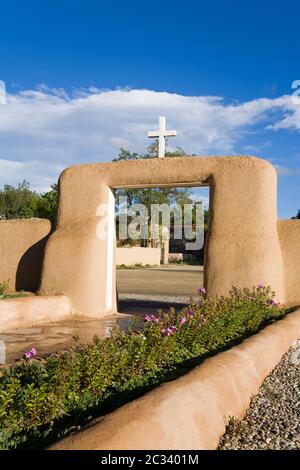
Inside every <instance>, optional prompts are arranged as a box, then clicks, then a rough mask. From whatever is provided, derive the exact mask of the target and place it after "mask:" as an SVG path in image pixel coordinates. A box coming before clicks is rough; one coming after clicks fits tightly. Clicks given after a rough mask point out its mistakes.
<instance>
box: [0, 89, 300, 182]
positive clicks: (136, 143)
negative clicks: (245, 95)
mask: <svg viewBox="0 0 300 470" xmlns="http://www.w3.org/2000/svg"><path fill="white" fill-rule="evenodd" d="M159 115H165V116H167V123H168V127H169V128H175V129H177V131H178V137H177V138H176V140H175V139H174V140H173V139H172V140H171V139H170V144H171V145H172V147H174V146H175V145H177V146H180V147H182V148H184V149H185V151H186V152H188V153H191V154H192V153H195V154H198V155H201V154H210V155H214V154H234V153H237V149H241V148H243V145H244V144H245V142H244V140H243V139H244V138H245V136H247V134H248V133H249V132H250V130H251V132H253V126H256V125H258V124H259V126H262V127H263V128H269V129H271V130H277V129H282V128H284V129H286V128H291V129H296V130H299V129H300V106H298V107H297V106H296V105H295V104H293V103H292V100H291V96H282V97H279V98H276V99H266V98H260V99H256V100H252V101H249V102H245V103H236V104H232V103H230V104H226V103H224V101H223V100H222V99H221V98H219V97H213V96H182V95H178V94H171V93H166V92H155V91H150V90H122V89H118V90H115V91H109V90H104V91H103V90H97V89H91V90H75V91H74V93H73V95H72V96H70V95H68V94H67V93H66V92H65V90H62V89H55V90H51V89H49V88H48V87H47V86H46V85H42V86H40V87H39V89H37V90H26V91H22V92H20V93H18V94H16V95H11V94H8V95H7V104H6V105H1V106H0V185H2V184H4V183H11V184H12V183H13V184H15V183H17V182H18V181H20V180H22V179H23V178H26V179H28V180H29V181H30V182H31V183H32V185H33V186H34V187H36V188H38V189H41V188H42V189H46V188H47V187H48V186H49V184H50V183H51V182H54V181H55V180H56V179H57V177H58V175H59V173H60V171H61V170H62V169H63V168H64V167H66V166H69V165H72V164H73V163H78V162H95V161H99V162H101V161H110V160H111V159H112V158H114V157H116V156H117V154H118V148H119V147H120V146H123V147H126V148H128V149H129V150H131V151H136V152H144V150H145V148H146V146H147V145H149V143H150V141H149V140H148V139H147V131H148V130H152V129H153V128H155V127H156V126H157V119H158V116H159ZM175 142H176V144H175ZM250 148H251V147H250Z"/></svg>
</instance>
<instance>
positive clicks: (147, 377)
mask: <svg viewBox="0 0 300 470" xmlns="http://www.w3.org/2000/svg"><path fill="white" fill-rule="evenodd" d="M199 294H200V300H199V302H197V303H191V305H190V306H189V307H187V308H184V309H183V310H182V311H181V312H180V313H179V314H176V313H175V310H174V309H170V310H169V312H167V313H164V312H162V311H159V312H158V314H157V315H146V316H145V317H144V325H143V326H142V327H141V328H138V327H137V323H136V322H134V323H133V324H132V326H131V327H130V329H129V331H128V332H127V333H124V332H122V331H119V330H117V329H116V330H114V331H113V333H112V335H111V336H110V337H109V338H106V339H105V340H100V339H99V338H97V337H95V339H94V342H93V344H87V345H82V344H77V345H74V347H73V348H71V349H70V350H68V351H66V352H64V353H61V354H56V355H50V356H48V357H46V358H40V359H32V360H29V361H25V360H22V361H20V362H19V363H18V364H16V365H15V366H12V367H9V368H5V369H3V370H2V373H1V377H0V447H1V448H3V449H8V448H9V449H11V448H24V447H27V448H41V447H43V446H45V445H46V444H47V443H49V442H50V441H51V440H54V439H58V438H59V437H62V436H63V435H64V434H65V433H66V432H68V430H70V429H73V428H74V426H76V427H77V426H80V425H82V424H83V423H84V422H85V421H86V420H87V419H90V418H91V417H94V416H97V415H100V414H103V413H104V412H106V411H107V410H108V409H112V408H113V407H116V406H119V405H120V404H122V403H124V402H125V401H126V400H127V401H128V400H129V399H132V398H134V397H136V396H138V395H140V394H141V393H144V392H145V391H147V390H149V389H150V388H152V387H154V386H155V385H157V384H158V383H161V382H163V381H165V380H168V379H170V378H174V377H175V376H176V375H177V376H178V375H179V374H182V373H184V372H185V371H187V370H188V369H189V368H191V367H192V366H193V365H195V364H198V363H199V362H200V361H201V360H203V359H204V358H205V357H207V355H211V354H213V353H216V352H217V351H220V350H221V349H223V348H225V347H229V346H230V345H232V344H233V343H234V342H236V341H241V340H242V339H243V338H244V337H245V336H247V335H249V334H251V333H254V332H256V331H257V330H258V329H259V328H260V327H261V326H263V325H264V324H266V323H268V322H270V321H274V320H275V319H276V318H278V317H280V316H282V315H283V311H282V310H281V309H279V308H278V305H277V304H276V302H275V301H274V300H272V299H273V296H274V293H273V292H271V290H270V289H269V288H265V287H263V286H257V287H256V288H253V289H243V290H238V289H236V288H233V289H232V291H231V292H230V294H229V296H228V297H221V298H219V299H212V300H211V299H207V298H206V294H205V290H204V289H199Z"/></svg>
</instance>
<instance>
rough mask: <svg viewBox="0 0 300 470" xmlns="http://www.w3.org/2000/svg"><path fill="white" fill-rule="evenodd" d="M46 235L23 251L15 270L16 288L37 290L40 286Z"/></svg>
mask: <svg viewBox="0 0 300 470" xmlns="http://www.w3.org/2000/svg"><path fill="white" fill-rule="evenodd" d="M48 237H49V236H48V235H47V236H46V237H44V238H42V239H41V240H39V241H38V242H36V243H35V244H34V245H32V246H31V247H30V248H28V250H27V251H25V253H24V255H23V256H22V257H21V259H20V261H19V264H18V267H17V272H16V290H17V291H20V290H24V291H29V292H37V291H38V289H39V287H40V282H41V277H42V268H43V261H44V252H45V246H46V243H47V240H48Z"/></svg>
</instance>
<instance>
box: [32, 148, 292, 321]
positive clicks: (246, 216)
mask: <svg viewBox="0 0 300 470" xmlns="http://www.w3.org/2000/svg"><path fill="white" fill-rule="evenodd" d="M180 184H182V185H186V184H190V185H193V186H197V185H206V186H210V191H211V193H210V227H209V236H208V243H207V245H206V253H205V264H206V266H207V269H206V276H205V280H204V282H205V286H206V288H207V292H208V295H211V296H217V295H223V294H227V292H228V291H229V289H230V288H231V287H232V285H235V286H237V287H245V286H253V285H256V284H258V283H264V284H268V285H271V287H272V288H273V289H274V290H275V292H276V294H277V299H278V300H279V301H280V302H283V301H284V270H283V262H282V255H281V247H280V243H279V237H278V233H277V199H276V185H277V175H276V171H275V169H274V167H273V166H272V165H271V164H270V163H268V162H267V161H265V160H261V159H258V158H255V157H201V158H197V157H180V158H164V159H157V158H155V159H147V160H135V161H126V162H113V163H95V164H84V165H75V166H72V167H70V168H67V169H66V170H65V171H64V172H63V173H62V175H61V177H60V180H59V191H60V200H59V207H58V224H57V229H56V231H55V232H54V233H53V234H52V235H51V236H50V238H49V241H48V243H47V246H46V251H45V262H44V267H43V278H42V285H41V293H42V294H57V293H61V294H65V295H67V296H68V297H69V298H70V301H71V306H72V311H73V312H74V313H79V314H81V315H86V316H92V317H101V316H104V315H106V314H109V313H112V312H114V311H116V290H115V267H114V260H115V245H114V241H113V217H114V215H113V208H114V197H113V193H112V189H114V188H118V187H123V188H136V187H151V186H152V187H159V186H164V185H165V186H172V185H173V186H180ZM103 203H107V204H108V208H109V217H108V221H107V220H105V215H104V212H103V206H101V205H100V204H103ZM100 226H101V227H100ZM99 227H100V228H102V229H103V227H106V228H107V227H108V232H109V236H108V237H106V239H100V238H99V236H98V235H97V233H99Z"/></svg>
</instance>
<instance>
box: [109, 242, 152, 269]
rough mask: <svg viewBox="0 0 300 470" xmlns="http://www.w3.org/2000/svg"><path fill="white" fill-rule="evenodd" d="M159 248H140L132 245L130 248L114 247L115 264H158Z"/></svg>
mask: <svg viewBox="0 0 300 470" xmlns="http://www.w3.org/2000/svg"><path fill="white" fill-rule="evenodd" d="M160 255H161V249H160V248H142V247H139V246H133V247H132V248H117V249H116V264H117V266H119V265H121V264H125V266H132V265H134V264H144V265H145V264H149V265H150V266H154V265H159V264H160Z"/></svg>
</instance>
